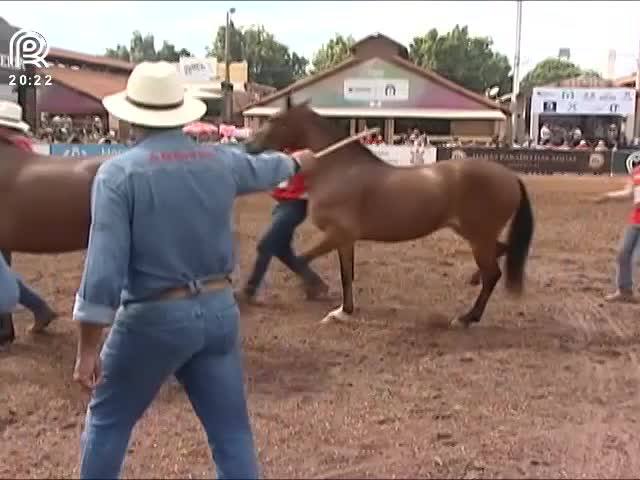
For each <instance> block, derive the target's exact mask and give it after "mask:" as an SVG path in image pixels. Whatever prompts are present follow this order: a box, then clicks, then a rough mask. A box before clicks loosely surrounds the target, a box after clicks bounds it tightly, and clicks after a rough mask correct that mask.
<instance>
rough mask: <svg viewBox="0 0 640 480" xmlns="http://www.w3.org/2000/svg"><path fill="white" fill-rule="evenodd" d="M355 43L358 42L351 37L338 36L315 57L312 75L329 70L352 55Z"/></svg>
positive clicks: (312, 63) (322, 47) (312, 64)
mask: <svg viewBox="0 0 640 480" xmlns="http://www.w3.org/2000/svg"><path fill="white" fill-rule="evenodd" d="M355 43H356V41H355V40H354V39H353V37H352V36H351V35H349V36H348V37H346V38H345V37H343V36H342V35H340V34H336V35H335V36H334V37H333V38H332V39H330V40H329V41H328V42H327V43H326V44H324V45H322V46H321V47H320V49H319V50H318V51H317V52H316V53H315V54H314V55H313V60H312V61H311V66H312V72H311V73H317V72H321V71H323V70H327V69H329V68H331V67H333V66H334V65H336V64H338V63H340V62H342V61H343V60H344V59H346V58H347V57H348V56H349V55H351V47H353V45H354V44H355Z"/></svg>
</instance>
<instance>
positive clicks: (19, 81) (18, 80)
mask: <svg viewBox="0 0 640 480" xmlns="http://www.w3.org/2000/svg"><path fill="white" fill-rule="evenodd" d="M51 84H52V80H51V75H38V74H35V75H29V74H25V73H18V74H15V73H12V74H10V75H9V86H10V87H41V86H44V85H51Z"/></svg>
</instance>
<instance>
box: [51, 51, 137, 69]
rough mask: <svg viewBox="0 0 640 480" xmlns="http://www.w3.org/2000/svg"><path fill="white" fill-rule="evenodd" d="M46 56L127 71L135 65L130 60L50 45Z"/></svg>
mask: <svg viewBox="0 0 640 480" xmlns="http://www.w3.org/2000/svg"><path fill="white" fill-rule="evenodd" d="M47 58H48V59H49V60H53V59H54V58H57V59H60V60H63V61H66V62H74V61H76V62H79V63H87V64H92V65H95V66H101V67H110V68H115V69H121V70H126V71H127V72H131V71H132V70H133V67H135V65H134V64H133V63H130V62H125V61H122V60H118V59H115V58H110V57H105V56H103V55H90V54H88V53H80V52H74V51H72V50H65V49H64V48H54V47H52V48H51V49H50V50H49V55H48V56H47Z"/></svg>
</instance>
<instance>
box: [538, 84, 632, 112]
mask: <svg viewBox="0 0 640 480" xmlns="http://www.w3.org/2000/svg"><path fill="white" fill-rule="evenodd" d="M635 111H636V91H635V90H634V89H633V88H548V87H536V88H534V89H533V93H532V95H531V113H538V114H542V115H545V114H551V115H553V114H560V115H622V116H629V115H634V114H635Z"/></svg>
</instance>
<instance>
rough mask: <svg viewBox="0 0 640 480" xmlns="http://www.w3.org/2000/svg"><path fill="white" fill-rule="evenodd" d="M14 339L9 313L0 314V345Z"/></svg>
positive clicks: (14, 334)
mask: <svg viewBox="0 0 640 480" xmlns="http://www.w3.org/2000/svg"><path fill="white" fill-rule="evenodd" d="M15 339H16V331H15V329H14V328H13V317H12V316H11V314H4V315H0V346H3V345H9V344H10V343H13V341H14V340H15Z"/></svg>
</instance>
